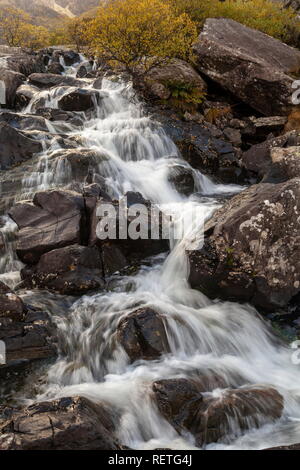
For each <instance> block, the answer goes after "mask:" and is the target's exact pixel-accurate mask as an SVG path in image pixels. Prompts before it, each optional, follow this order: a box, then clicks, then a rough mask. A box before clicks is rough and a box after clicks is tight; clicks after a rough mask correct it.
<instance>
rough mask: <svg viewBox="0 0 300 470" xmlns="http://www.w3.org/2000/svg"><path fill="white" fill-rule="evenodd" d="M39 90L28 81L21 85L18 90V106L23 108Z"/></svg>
mask: <svg viewBox="0 0 300 470" xmlns="http://www.w3.org/2000/svg"><path fill="white" fill-rule="evenodd" d="M39 91H40V90H39V89H38V88H37V87H35V86H33V85H30V84H28V83H25V84H23V85H21V86H19V88H18V89H17V91H16V107H17V108H18V109H22V108H23V107H25V106H27V105H28V104H29V103H30V101H31V100H32V98H33V97H34V96H35V95H36V94H37V93H38V92H39Z"/></svg>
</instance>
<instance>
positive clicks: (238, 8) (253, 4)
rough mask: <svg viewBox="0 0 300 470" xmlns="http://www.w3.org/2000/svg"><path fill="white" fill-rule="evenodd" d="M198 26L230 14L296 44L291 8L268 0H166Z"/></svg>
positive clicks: (299, 24)
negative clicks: (207, 20)
mask: <svg viewBox="0 0 300 470" xmlns="http://www.w3.org/2000/svg"><path fill="white" fill-rule="evenodd" d="M169 1H170V2H171V4H172V5H173V7H175V9H176V11H177V12H178V13H187V14H188V15H189V16H190V18H191V19H192V20H193V21H194V22H195V23H196V24H197V27H198V30H201V28H202V26H203V23H204V22H205V20H206V18H217V17H224V18H231V19H233V20H235V21H238V22H239V23H242V24H244V25H246V26H249V27H250V28H254V29H258V30H259V31H262V32H264V33H266V34H269V35H270V36H273V37H275V38H277V39H280V40H282V41H284V42H287V43H289V44H292V45H299V44H298V40H299V39H298V38H299V37H300V20H299V18H297V17H296V15H295V11H294V10H293V9H292V8H283V7H282V4H281V3H274V1H272V0H225V1H223V2H221V1H220V0H209V1H208V0H169Z"/></svg>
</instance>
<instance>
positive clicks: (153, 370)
mask: <svg viewBox="0 0 300 470" xmlns="http://www.w3.org/2000/svg"><path fill="white" fill-rule="evenodd" d="M102 92H104V98H103V100H102V102H101V105H100V106H99V108H98V110H97V116H96V117H94V118H92V119H90V120H89V121H88V122H87V123H86V125H85V126H84V129H83V130H81V131H80V135H81V138H82V142H83V144H82V145H83V146H84V147H85V148H89V149H96V150H97V151H98V152H99V153H100V154H101V155H102V156H105V158H104V159H103V158H102V159H100V160H99V168H100V167H101V171H100V173H101V175H102V176H104V177H105V178H106V183H107V185H108V186H109V187H110V188H111V193H112V195H114V196H120V195H122V194H124V193H125V192H126V191H129V190H133V191H139V192H140V193H142V194H143V196H144V197H145V198H147V199H150V200H151V201H152V202H154V203H157V204H159V205H160V207H161V208H162V209H163V210H164V211H166V212H167V211H168V210H171V211H172V212H173V213H174V212H175V213H176V214H177V216H178V220H179V222H178V223H180V215H181V214H184V213H187V212H189V211H191V210H192V209H193V208H194V207H195V206H197V208H198V211H197V214H198V218H199V219H198V224H199V226H200V225H201V223H202V222H203V221H204V220H206V219H207V218H209V217H210V215H211V214H212V213H213V211H214V210H215V209H216V208H217V207H218V205H219V202H218V200H217V199H214V196H215V195H216V194H228V193H234V192H237V191H240V190H241V189H242V188H240V187H236V186H224V185H217V184H214V183H212V182H211V181H210V179H208V178H207V177H205V176H203V175H201V173H199V172H197V171H194V177H195V180H196V186H197V190H198V191H199V192H200V193H201V192H202V193H203V194H205V195H206V196H208V195H209V194H210V195H211V197H205V198H202V200H201V202H200V201H199V200H198V199H197V198H193V197H190V198H188V197H184V196H181V195H179V193H178V192H176V190H175V189H174V187H173V186H172V185H171V184H170V182H169V181H168V174H169V169H170V166H172V165H175V164H178V163H180V164H181V165H184V166H187V164H186V163H185V162H184V161H183V160H182V159H181V157H180V154H179V152H178V150H177V148H176V146H175V145H174V143H173V142H172V141H171V140H170V139H169V138H168V137H167V136H166V134H165V133H164V131H163V130H162V128H161V127H160V126H159V125H157V124H156V123H154V122H153V121H152V120H151V119H150V118H149V117H146V116H145V115H144V114H143V109H142V106H141V105H140V104H139V103H137V102H136V100H134V99H133V94H132V90H131V88H130V86H128V84H124V83H122V82H114V81H109V80H106V79H104V81H103V89H102ZM57 93H59V91H57ZM52 97H53V99H52V101H51V103H50V105H51V106H52V107H55V106H56V102H55V100H56V98H57V95H55V92H53V93H52ZM29 106H32V103H31V104H30V105H29ZM29 109H33V108H32V107H31V108H29ZM55 126H56V123H54V124H53V133H55ZM78 133H79V131H78V129H75V128H74V129H72V130H71V131H70V132H69V133H68V135H69V136H76V135H78ZM54 150H57V148H51V149H50V151H49V149H48V150H47V152H45V154H44V155H43V156H42V157H41V158H43V159H44V162H45V161H47V165H48V163H49V162H48V157H49V152H50V154H51V152H53V151H54ZM54 156H55V155H54ZM53 161H55V165H54V166H51V169H50V170H49V168H50V167H49V166H48V167H47V165H46V164H44V168H43V167H42V166H41V167H40V169H39V172H40V174H43V173H45V172H49V171H50V173H51V174H52V178H51V179H50V180H49V179H48V180H47V178H46V179H44V180H42V187H43V188H46V187H51V186H52V185H55V184H57V183H58V182H59V181H61V177H62V175H61V173H64V172H65V167H64V165H63V164H61V163H60V164H59V157H58V160H57V159H55V158H54V160H53ZM95 171H97V168H95ZM71 173H72V172H70V174H69V179H70V180H72V174H71ZM64 176H66V175H64ZM37 181H40V180H37V179H33V180H32V181H31V183H32V184H31V189H32V190H34V189H35V188H39V187H41V184H40V183H39V184H35V183H36V182H37ZM34 182H35V183H34ZM199 209H200V210H199ZM194 235H195V233H194V232H193V230H192V229H190V230H189V229H188V230H186V232H185V234H184V237H183V239H182V240H180V241H178V242H177V243H175V242H174V243H172V252H171V254H170V255H169V256H168V257H166V256H158V257H156V258H154V259H153V260H152V266H151V267H149V264H148V263H147V264H145V266H144V267H142V268H141V270H140V271H139V273H138V274H136V275H135V276H130V277H126V276H125V277H119V278H117V279H116V280H115V282H114V284H113V287H112V288H111V290H110V291H108V292H106V293H103V292H101V293H98V294H95V295H92V296H83V297H82V298H80V299H79V300H77V301H76V302H75V303H74V304H73V306H72V307H71V309H70V312H69V315H68V316H67V318H61V317H57V318H56V321H57V324H58V326H59V334H60V336H61V338H62V341H63V343H64V355H63V356H62V357H61V358H60V359H59V360H58V361H57V363H56V364H55V365H53V366H52V367H51V369H50V371H49V375H48V383H47V385H46V386H45V389H44V390H42V392H41V393H40V395H39V396H38V397H35V400H36V399H37V400H44V399H52V398H54V397H63V396H70V395H82V396H86V397H88V398H90V399H92V400H94V401H96V402H97V401H101V400H105V401H107V402H109V403H111V404H113V405H114V406H116V407H117V408H118V409H119V410H120V411H121V412H122V418H121V424H120V427H119V437H120V440H121V442H122V443H123V444H125V445H128V446H129V447H131V448H136V449H154V448H157V447H160V448H174V449H175V448H177V449H179V448H181V449H191V448H194V441H193V438H192V436H189V435H187V436H185V437H180V436H179V435H178V434H177V433H176V431H175V430H174V429H173V428H172V427H171V426H170V425H169V424H168V423H167V422H166V421H165V420H164V419H163V418H162V416H161V415H160V414H159V412H158V410H157V408H156V406H155V404H154V402H153V400H152V399H151V385H152V383H153V381H155V380H158V379H166V378H175V377H191V376H192V375H193V374H194V373H195V372H196V373H198V374H203V375H206V374H208V373H210V372H213V373H215V374H217V375H218V376H219V377H221V378H222V379H223V380H224V382H225V383H226V384H228V387H231V388H234V387H236V388H237V387H240V386H242V385H257V384H260V385H266V386H270V385H272V386H273V387H275V388H277V389H278V391H279V392H280V393H281V394H282V395H283V396H284V399H285V408H284V414H283V417H282V418H281V419H280V420H279V421H277V422H276V423H275V424H272V425H270V424H267V425H265V426H262V427H261V428H260V429H253V430H250V431H248V432H247V433H244V434H243V435H240V434H239V432H238V426H237V423H233V431H236V438H233V439H232V441H231V442H230V443H226V444H225V443H219V444H211V445H210V446H209V448H246V449H249V448H265V447H270V446H275V445H283V444H291V443H295V442H299V441H300V372H299V369H297V366H295V365H293V364H292V361H291V352H290V350H289V349H288V348H287V347H286V346H284V345H282V344H280V342H279V340H278V339H277V338H276V337H274V336H273V334H272V332H271V330H270V329H269V328H268V326H267V325H266V323H265V322H264V321H262V320H261V319H260V318H259V316H258V314H257V312H256V311H255V309H253V308H251V307H250V306H247V305H240V304H237V303H230V302H212V301H210V300H209V299H208V298H206V297H205V296H204V295H203V294H201V293H200V292H197V291H194V290H192V289H190V287H189V285H188V282H187V277H188V266H187V259H186V256H185V249H186V247H187V244H188V243H189V241H190V239H191V237H193V236H194ZM137 306H151V307H153V308H154V309H155V310H157V311H159V312H161V313H162V314H163V315H164V322H165V328H166V331H167V336H168V340H169V343H170V351H171V352H170V353H169V354H166V355H164V356H163V357H162V358H161V359H160V360H156V361H142V360H141V361H139V362H136V363H134V364H130V362H129V359H128V357H127V355H126V353H125V352H124V351H123V350H122V349H121V348H120V346H118V345H117V344H116V343H115V332H116V328H117V325H118V322H119V321H120V318H122V317H123V316H124V315H126V314H128V313H129V312H131V311H133V310H135V309H136V308H137ZM213 393H214V394H220V393H221V391H220V390H215V391H214V392H213ZM235 426H236V429H235Z"/></svg>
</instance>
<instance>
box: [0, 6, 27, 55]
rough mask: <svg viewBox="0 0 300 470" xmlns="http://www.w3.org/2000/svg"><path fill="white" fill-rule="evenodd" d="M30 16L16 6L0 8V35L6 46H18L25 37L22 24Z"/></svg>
mask: <svg viewBox="0 0 300 470" xmlns="http://www.w3.org/2000/svg"><path fill="white" fill-rule="evenodd" d="M29 20H30V16H29V15H27V13H25V12H24V11H22V10H19V9H17V8H11V7H5V8H3V9H1V10H0V36H1V38H3V39H4V41H5V42H6V43H7V45H8V46H11V47H17V46H20V45H21V43H22V41H23V40H24V39H25V37H26V31H25V30H24V24H26V23H27V22H29Z"/></svg>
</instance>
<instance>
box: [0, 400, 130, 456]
mask: <svg viewBox="0 0 300 470" xmlns="http://www.w3.org/2000/svg"><path fill="white" fill-rule="evenodd" d="M6 416H9V417H8V419H6V421H5V422H4V423H3V424H1V425H0V449H1V450H53V449H55V450H118V449H121V446H120V444H119V443H118V441H117V439H116V437H115V429H116V425H117V421H118V418H117V415H116V413H115V412H113V411H112V410H111V409H110V408H109V407H108V406H107V405H105V404H104V403H99V404H98V405H95V404H93V403H92V402H90V401H89V400H87V399H86V398H81V397H74V398H61V399H60V400H56V401H52V402H42V403H37V404H35V405H32V406H30V407H28V408H26V409H24V410H20V411H10V410H6Z"/></svg>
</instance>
